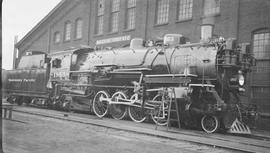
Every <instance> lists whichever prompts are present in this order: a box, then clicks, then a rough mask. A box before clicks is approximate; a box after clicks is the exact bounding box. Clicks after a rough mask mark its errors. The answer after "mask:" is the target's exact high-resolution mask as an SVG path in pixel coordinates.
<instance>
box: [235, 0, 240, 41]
mask: <svg viewBox="0 0 270 153" xmlns="http://www.w3.org/2000/svg"><path fill="white" fill-rule="evenodd" d="M239 18H240V0H238V4H237V18H236V31H235V32H236V40H237V42H238V43H239V41H238V40H239Z"/></svg>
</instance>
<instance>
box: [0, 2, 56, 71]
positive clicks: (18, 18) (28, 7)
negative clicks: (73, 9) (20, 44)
mask: <svg viewBox="0 0 270 153" xmlns="http://www.w3.org/2000/svg"><path fill="white" fill-rule="evenodd" d="M60 1H61V0H3V2H2V68H3V69H7V70H9V69H12V63H13V62H12V61H13V50H14V38H15V36H16V35H17V36H18V41H19V40H21V39H22V38H23V37H24V36H25V35H26V34H27V33H28V32H29V31H30V30H31V29H32V28H33V27H34V26H35V25H36V24H37V23H38V22H39V21H41V19H43V18H44V17H45V16H46V15H47V14H48V13H49V12H50V11H51V10H52V9H53V8H54V7H55V6H56V5H57V4H58V3H59V2H60Z"/></svg>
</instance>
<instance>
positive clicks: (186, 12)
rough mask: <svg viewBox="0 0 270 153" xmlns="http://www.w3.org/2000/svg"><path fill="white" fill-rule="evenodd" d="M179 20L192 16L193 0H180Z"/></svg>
mask: <svg viewBox="0 0 270 153" xmlns="http://www.w3.org/2000/svg"><path fill="white" fill-rule="evenodd" d="M178 8H179V10H178V20H179V21H181V20H186V19H190V18H191V17H192V8H193V0H179V6H178Z"/></svg>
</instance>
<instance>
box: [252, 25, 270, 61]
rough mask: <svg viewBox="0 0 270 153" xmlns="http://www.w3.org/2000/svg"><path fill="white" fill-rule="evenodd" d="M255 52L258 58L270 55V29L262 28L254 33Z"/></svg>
mask: <svg viewBox="0 0 270 153" xmlns="http://www.w3.org/2000/svg"><path fill="white" fill-rule="evenodd" d="M253 54H254V57H255V58H257V59H263V58H269V57H270V30H260V31H256V32H255V33H254V34H253Z"/></svg>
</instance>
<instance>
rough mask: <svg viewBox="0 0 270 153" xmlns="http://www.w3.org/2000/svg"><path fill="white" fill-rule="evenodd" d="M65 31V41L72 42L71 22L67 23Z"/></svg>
mask: <svg viewBox="0 0 270 153" xmlns="http://www.w3.org/2000/svg"><path fill="white" fill-rule="evenodd" d="M64 31H65V35H64V40H65V41H68V40H70V38H71V22H69V21H68V22H66V23H65V29H64Z"/></svg>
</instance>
